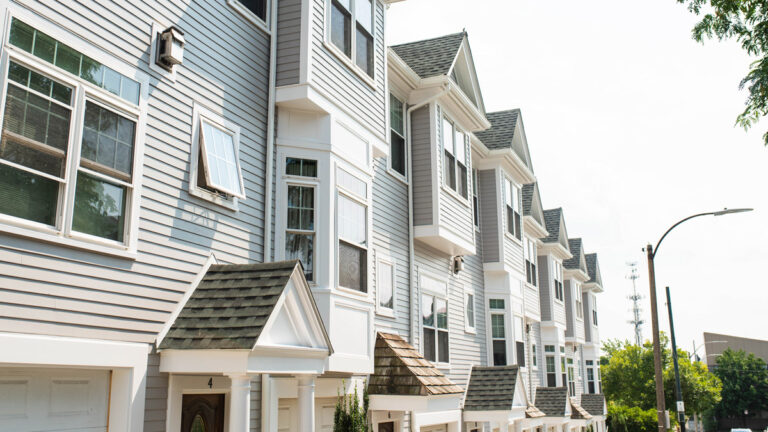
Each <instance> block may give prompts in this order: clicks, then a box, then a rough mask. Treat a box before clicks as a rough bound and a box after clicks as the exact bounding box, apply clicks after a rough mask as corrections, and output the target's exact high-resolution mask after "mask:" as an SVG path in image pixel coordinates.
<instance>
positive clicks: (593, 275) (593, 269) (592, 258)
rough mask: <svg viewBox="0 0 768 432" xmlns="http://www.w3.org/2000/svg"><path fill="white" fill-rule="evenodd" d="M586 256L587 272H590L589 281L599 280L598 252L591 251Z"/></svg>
mask: <svg viewBox="0 0 768 432" xmlns="http://www.w3.org/2000/svg"><path fill="white" fill-rule="evenodd" d="M585 257H586V259H587V273H588V274H589V282H597V254H596V253H590V254H587V255H586V256H585Z"/></svg>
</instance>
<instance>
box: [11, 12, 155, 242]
mask: <svg viewBox="0 0 768 432" xmlns="http://www.w3.org/2000/svg"><path fill="white" fill-rule="evenodd" d="M9 42H10V43H11V44H12V45H15V46H16V47H18V48H20V49H21V50H23V51H27V52H29V53H30V54H32V55H33V56H35V57H37V58H38V59H40V60H43V61H45V62H47V63H50V64H51V68H54V66H55V67H57V68H59V69H61V70H63V71H65V72H68V73H69V74H71V75H72V76H71V77H67V78H66V79H65V78H62V79H55V78H52V77H51V76H49V75H47V74H45V73H43V72H42V70H38V69H35V68H33V67H29V66H27V65H26V64H24V63H25V60H24V56H23V55H21V54H15V55H12V56H11V59H10V60H9V62H8V63H7V64H8V69H7V74H8V75H7V80H6V82H7V86H6V98H5V101H4V103H5V112H4V115H3V124H2V141H0V213H2V214H3V215H5V216H10V218H8V221H9V222H11V223H14V224H16V225H19V224H21V225H22V226H29V227H39V228H43V227H44V228H47V229H52V230H54V231H55V232H56V233H55V235H57V236H59V235H61V234H62V233H63V234H64V235H65V236H66V237H67V238H75V239H76V240H86V241H91V242H95V243H102V244H103V240H108V241H110V242H112V243H114V244H117V245H122V246H125V245H128V243H129V239H130V236H129V233H130V232H131V229H132V228H133V227H132V226H131V225H132V224H131V223H130V221H131V219H134V216H136V214H133V213H132V211H131V209H132V208H133V209H137V208H138V207H137V206H135V204H136V202H137V200H138V196H135V194H134V191H135V186H136V183H137V181H138V179H137V178H136V177H137V176H136V175H135V174H134V165H135V163H136V160H138V158H137V151H136V149H137V139H138V136H137V135H138V134H137V124H138V120H139V115H140V110H139V107H138V105H136V104H138V100H139V83H138V82H136V81H134V80H132V79H130V78H128V77H126V76H124V75H121V74H120V73H118V72H116V71H114V70H112V69H110V68H107V67H106V66H103V65H102V64H100V63H98V62H96V61H95V60H92V59H90V58H89V57H87V56H85V55H83V54H81V53H79V52H77V51H75V50H74V49H72V48H70V47H68V46H66V45H64V44H62V43H60V42H58V41H57V40H55V39H53V38H51V37H50V36H48V35H46V34H44V33H41V32H39V31H37V30H35V29H34V28H32V27H30V26H28V25H27V24H24V23H23V22H21V21H19V20H18V19H16V18H13V21H12V24H11V31H10V39H9ZM17 57H18V58H17ZM30 61H31V60H30ZM61 76H62V77H63V75H61ZM85 82H88V83H91V84H94V85H96V86H97V87H100V88H101V89H103V90H105V91H96V90H91V89H90V88H89V87H88V86H86V85H85ZM78 95H80V96H83V97H79V96H78ZM113 95H114V96H113ZM126 102H128V103H126ZM118 106H119V107H120V108H118ZM76 119H82V120H80V121H82V123H80V121H78V120H76ZM78 131H80V132H78ZM74 136H81V137H82V138H81V139H80V140H79V142H78V141H75V140H73V139H72V137H74ZM70 200H73V201H74V202H71V201H70ZM39 228H38V229H39Z"/></svg>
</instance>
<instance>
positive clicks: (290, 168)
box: [285, 158, 317, 177]
mask: <svg viewBox="0 0 768 432" xmlns="http://www.w3.org/2000/svg"><path fill="white" fill-rule="evenodd" d="M285 173H286V174H288V175H295V176H302V177H317V161H316V160H311V159H298V158H285Z"/></svg>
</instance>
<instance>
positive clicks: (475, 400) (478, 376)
mask: <svg viewBox="0 0 768 432" xmlns="http://www.w3.org/2000/svg"><path fill="white" fill-rule="evenodd" d="M519 372H520V370H519V368H518V366H517V365H512V366H474V367H472V370H471V372H470V376H469V385H468V387H467V394H466V396H465V398H464V409H465V410H467V411H509V410H511V409H512V406H513V405H514V399H515V387H516V386H517V379H518V374H519Z"/></svg>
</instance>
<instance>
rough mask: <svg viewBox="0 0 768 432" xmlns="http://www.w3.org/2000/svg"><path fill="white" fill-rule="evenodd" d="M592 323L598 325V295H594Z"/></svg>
mask: <svg viewBox="0 0 768 432" xmlns="http://www.w3.org/2000/svg"><path fill="white" fill-rule="evenodd" d="M592 325H595V326H596V325H597V297H595V296H594V295H593V296H592Z"/></svg>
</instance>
